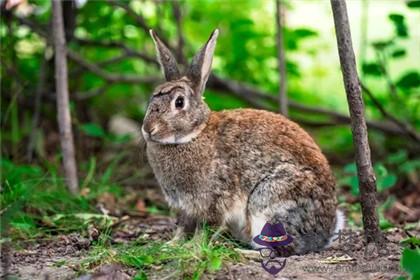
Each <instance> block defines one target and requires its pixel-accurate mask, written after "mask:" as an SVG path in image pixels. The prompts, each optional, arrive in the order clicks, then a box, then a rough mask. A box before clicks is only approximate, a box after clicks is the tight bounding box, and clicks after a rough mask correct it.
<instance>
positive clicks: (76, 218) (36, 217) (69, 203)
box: [0, 159, 117, 239]
mask: <svg viewBox="0 0 420 280" xmlns="http://www.w3.org/2000/svg"><path fill="white" fill-rule="evenodd" d="M0 164H1V172H2V182H1V183H2V190H1V196H0V201H1V214H2V219H1V222H2V227H1V228H2V235H3V236H5V235H8V236H10V237H11V238H12V239H22V238H24V239H32V238H36V237H39V236H43V235H50V234H57V233H68V232H72V231H84V230H86V229H87V227H88V226H89V225H90V224H93V225H95V226H97V227H98V228H106V227H107V226H109V224H110V223H111V218H110V217H108V216H104V215H102V214H99V213H98V212H97V210H96V209H95V207H94V205H93V204H94V201H95V199H96V197H97V196H98V195H99V194H101V193H103V192H105V191H109V190H110V189H111V188H112V189H114V190H116V188H117V186H116V185H114V184H111V183H110V181H109V176H110V174H108V175H107V177H105V178H104V177H103V176H102V178H101V180H100V183H95V181H94V180H93V179H92V178H91V179H90V183H89V182H88V183H89V187H90V188H91V189H92V191H91V192H90V193H89V195H87V196H81V195H77V196H74V195H71V194H70V193H69V192H68V190H67V188H66V186H65V184H64V181H63V180H62V179H61V178H60V177H59V176H57V174H56V170H55V169H54V168H51V167H49V169H50V171H51V173H49V172H45V171H43V170H42V169H41V168H40V167H39V166H30V165H15V164H13V163H12V162H11V161H9V160H6V159H2V160H1V161H0ZM108 168H110V167H108ZM110 172H111V171H109V169H108V173H110ZM88 176H91V177H94V176H93V175H91V174H90V175H89V174H88ZM85 181H86V180H85ZM114 193H115V191H114ZM6 231H7V232H6Z"/></svg>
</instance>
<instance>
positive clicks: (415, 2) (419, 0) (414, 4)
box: [406, 0, 420, 9]
mask: <svg viewBox="0 0 420 280" xmlns="http://www.w3.org/2000/svg"><path fill="white" fill-rule="evenodd" d="M406 3H407V6H408V7H409V8H412V9H415V8H416V9H419V8H420V0H408V1H407V2H406Z"/></svg>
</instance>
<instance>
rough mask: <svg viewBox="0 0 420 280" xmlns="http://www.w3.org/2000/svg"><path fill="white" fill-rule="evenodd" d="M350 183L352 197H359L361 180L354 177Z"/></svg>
mask: <svg viewBox="0 0 420 280" xmlns="http://www.w3.org/2000/svg"><path fill="white" fill-rule="evenodd" d="M349 183H350V187H351V193H352V195H354V196H357V195H359V178H358V177H357V176H352V177H351V178H350V182H349Z"/></svg>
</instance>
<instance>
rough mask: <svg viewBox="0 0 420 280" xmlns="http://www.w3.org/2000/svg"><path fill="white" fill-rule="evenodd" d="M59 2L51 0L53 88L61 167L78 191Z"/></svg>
mask: <svg viewBox="0 0 420 280" xmlns="http://www.w3.org/2000/svg"><path fill="white" fill-rule="evenodd" d="M61 4H62V2H61V0H53V1H52V7H53V30H54V32H53V33H54V49H55V85H56V86H55V87H56V93H57V113H58V127H59V130H60V142H61V149H62V152H63V167H64V172H65V177H66V181H67V184H68V187H69V190H70V191H71V192H72V193H74V194H75V193H77V192H78V191H79V184H78V180H77V169H76V161H75V156H74V144H73V132H72V128H71V117H70V109H69V92H68V80H67V57H66V40H65V37H64V24H63V13H62V6H61Z"/></svg>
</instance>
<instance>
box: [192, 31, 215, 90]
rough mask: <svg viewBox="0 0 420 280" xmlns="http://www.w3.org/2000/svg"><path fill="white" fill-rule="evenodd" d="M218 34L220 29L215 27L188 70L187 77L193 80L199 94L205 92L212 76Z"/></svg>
mask: <svg viewBox="0 0 420 280" xmlns="http://www.w3.org/2000/svg"><path fill="white" fill-rule="evenodd" d="M217 36H219V30H218V29H215V30H214V31H213V33H211V35H210V38H209V40H208V41H207V43H206V44H205V45H204V46H203V47H202V48H201V49H200V51H199V52H198V53H197V54H196V55H195V56H194V58H193V60H192V62H191V65H190V67H189V69H188V71H187V77H188V78H189V79H190V80H191V82H192V83H193V87H194V90H195V92H196V93H197V94H199V95H201V94H203V92H204V88H205V86H206V82H207V79H208V78H209V76H210V72H211V64H212V61H213V53H214V49H215V48H216V41H217Z"/></svg>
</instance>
